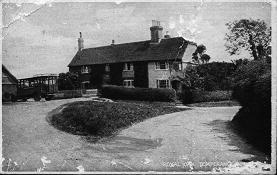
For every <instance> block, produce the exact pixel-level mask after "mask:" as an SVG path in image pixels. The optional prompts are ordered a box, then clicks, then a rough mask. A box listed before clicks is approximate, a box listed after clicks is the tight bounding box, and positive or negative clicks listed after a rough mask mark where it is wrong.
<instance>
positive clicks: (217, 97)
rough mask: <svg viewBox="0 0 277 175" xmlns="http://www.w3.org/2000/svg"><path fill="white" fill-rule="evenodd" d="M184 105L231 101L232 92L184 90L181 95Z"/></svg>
mask: <svg viewBox="0 0 277 175" xmlns="http://www.w3.org/2000/svg"><path fill="white" fill-rule="evenodd" d="M179 99H180V100H181V101H182V103H183V104H189V103H200V102H216V101H224V100H231V99H232V93H231V91H202V90H189V89H187V90H184V91H183V92H182V93H180V94H179Z"/></svg>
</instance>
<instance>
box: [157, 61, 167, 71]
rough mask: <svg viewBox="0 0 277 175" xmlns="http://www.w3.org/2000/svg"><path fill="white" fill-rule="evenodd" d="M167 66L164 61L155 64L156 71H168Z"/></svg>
mask: <svg viewBox="0 0 277 175" xmlns="http://www.w3.org/2000/svg"><path fill="white" fill-rule="evenodd" d="M168 68H169V65H168V62H166V61H160V62H156V70H168Z"/></svg>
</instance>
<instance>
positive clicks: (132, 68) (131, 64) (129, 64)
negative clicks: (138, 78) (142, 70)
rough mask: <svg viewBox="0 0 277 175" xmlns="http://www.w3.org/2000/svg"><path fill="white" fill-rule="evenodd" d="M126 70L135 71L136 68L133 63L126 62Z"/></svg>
mask: <svg viewBox="0 0 277 175" xmlns="http://www.w3.org/2000/svg"><path fill="white" fill-rule="evenodd" d="M123 70H124V71H133V70H134V66H133V63H124V68H123Z"/></svg>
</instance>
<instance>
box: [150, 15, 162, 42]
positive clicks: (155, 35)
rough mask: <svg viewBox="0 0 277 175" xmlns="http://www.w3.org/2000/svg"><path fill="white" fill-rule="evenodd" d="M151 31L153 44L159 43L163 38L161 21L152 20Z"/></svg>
mask: <svg viewBox="0 0 277 175" xmlns="http://www.w3.org/2000/svg"><path fill="white" fill-rule="evenodd" d="M150 31H151V43H159V42H160V39H161V38H162V36H163V34H162V33H163V27H162V26H160V21H157V20H152V26H151V27H150Z"/></svg>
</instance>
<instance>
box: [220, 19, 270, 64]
mask: <svg viewBox="0 0 277 175" xmlns="http://www.w3.org/2000/svg"><path fill="white" fill-rule="evenodd" d="M226 26H227V28H228V30H229V33H227V34H226V36H225V40H226V43H225V47H226V50H227V51H228V52H229V53H230V54H231V55H234V54H239V53H240V51H241V50H247V51H249V52H250V54H251V55H252V56H253V58H254V59H255V60H257V59H259V58H264V57H269V56H270V53H271V51H270V50H271V47H270V42H271V27H269V28H268V27H267V25H266V23H265V22H264V21H263V20H260V19H257V20H253V19H241V20H235V21H233V22H229V23H227V24H226Z"/></svg>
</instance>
